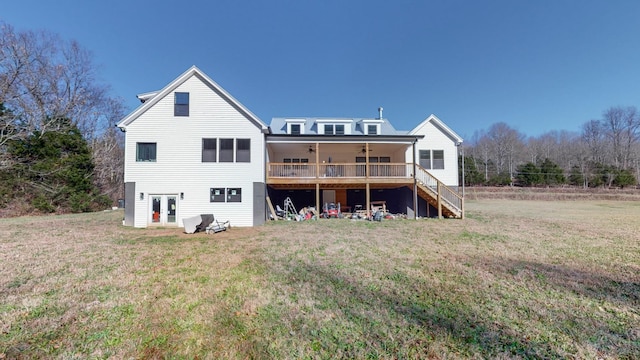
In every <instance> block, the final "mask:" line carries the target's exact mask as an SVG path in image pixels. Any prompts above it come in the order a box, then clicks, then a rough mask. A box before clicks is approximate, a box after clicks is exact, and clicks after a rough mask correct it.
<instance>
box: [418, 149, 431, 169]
mask: <svg viewBox="0 0 640 360" xmlns="http://www.w3.org/2000/svg"><path fill="white" fill-rule="evenodd" d="M420 166H422V167H423V168H425V169H427V170H429V169H431V150H420Z"/></svg>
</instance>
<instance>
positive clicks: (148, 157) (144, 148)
mask: <svg viewBox="0 0 640 360" xmlns="http://www.w3.org/2000/svg"><path fill="white" fill-rule="evenodd" d="M136 161H156V143H136Z"/></svg>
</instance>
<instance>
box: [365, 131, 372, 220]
mask: <svg viewBox="0 0 640 360" xmlns="http://www.w3.org/2000/svg"><path fill="white" fill-rule="evenodd" d="M364 145H365V152H364V156H365V167H366V168H365V179H364V181H365V182H366V184H367V186H366V188H367V195H366V200H367V201H366V203H367V212H366V214H367V217H370V216H371V185H370V184H369V171H370V170H369V143H368V142H367V143H365V144H364Z"/></svg>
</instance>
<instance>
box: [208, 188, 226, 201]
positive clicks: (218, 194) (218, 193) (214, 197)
mask: <svg viewBox="0 0 640 360" xmlns="http://www.w3.org/2000/svg"><path fill="white" fill-rule="evenodd" d="M210 194H211V195H210V197H209V202H224V188H211V189H210Z"/></svg>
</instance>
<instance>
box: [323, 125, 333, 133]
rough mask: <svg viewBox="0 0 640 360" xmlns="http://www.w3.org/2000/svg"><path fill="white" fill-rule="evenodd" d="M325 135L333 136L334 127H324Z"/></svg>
mask: <svg viewBox="0 0 640 360" xmlns="http://www.w3.org/2000/svg"><path fill="white" fill-rule="evenodd" d="M324 134H325V135H333V125H327V124H325V125H324Z"/></svg>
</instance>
